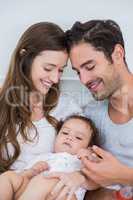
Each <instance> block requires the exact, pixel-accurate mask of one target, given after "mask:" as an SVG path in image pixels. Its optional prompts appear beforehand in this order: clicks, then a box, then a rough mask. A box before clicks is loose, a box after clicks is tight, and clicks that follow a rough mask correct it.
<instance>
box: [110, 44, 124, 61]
mask: <svg viewBox="0 0 133 200" xmlns="http://www.w3.org/2000/svg"><path fill="white" fill-rule="evenodd" d="M124 57H125V50H124V49H123V47H122V46H121V45H120V44H116V45H115V48H114V51H113V53H112V60H113V62H114V63H116V64H121V62H122V61H123V60H124Z"/></svg>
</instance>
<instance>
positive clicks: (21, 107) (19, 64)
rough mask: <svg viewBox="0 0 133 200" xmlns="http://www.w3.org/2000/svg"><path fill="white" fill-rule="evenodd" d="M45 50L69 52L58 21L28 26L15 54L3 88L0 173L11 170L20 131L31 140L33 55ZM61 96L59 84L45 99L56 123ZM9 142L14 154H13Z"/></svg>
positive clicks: (17, 154)
mask: <svg viewBox="0 0 133 200" xmlns="http://www.w3.org/2000/svg"><path fill="white" fill-rule="evenodd" d="M44 50H55V51H66V45H65V36H64V32H63V30H62V29H61V28H60V27H59V26H57V25H56V24H53V23H49V22H40V23H37V24H34V25H32V26H31V27H29V28H28V29H27V30H26V31H25V32H24V34H23V35H22V37H21V38H20V40H19V42H18V44H17V47H16V48H15V51H14V53H13V55H12V58H11V62H10V66H9V71H8V73H7V76H6V79H5V81H4V84H3V87H2V88H1V91H0V172H4V171H6V170H8V169H9V168H10V166H11V165H12V164H13V162H14V161H15V160H16V159H17V158H18V156H19V154H20V145H19V143H18V141H17V134H18V133H19V134H21V136H22V138H23V139H24V140H25V141H27V140H30V139H29V138H30V137H29V135H28V130H27V128H26V127H31V126H32V127H33V126H34V125H33V124H32V121H31V119H30V118H31V111H30V105H29V94H30V92H31V91H32V90H35V88H34V87H33V84H32V81H31V78H30V72H31V65H32V62H33V60H34V58H35V57H36V56H37V55H38V54H39V53H40V52H41V51H44ZM22 91H23V92H24V93H22ZM27 94H28V95H27ZM22 97H23V98H22ZM58 97H59V87H58V85H57V84H56V85H53V87H52V88H51V89H50V90H49V92H48V94H47V95H46V98H45V100H44V102H43V110H44V114H45V117H46V118H47V120H48V121H49V122H50V123H51V124H52V125H53V126H55V124H56V120H55V119H54V118H53V117H52V116H50V114H49V113H50V111H51V110H52V109H53V108H54V107H55V106H56V105H57V102H58ZM34 128H35V127H34ZM36 134H37V133H36ZM9 143H10V144H11V146H12V148H13V155H10V152H9V149H8V145H9Z"/></svg>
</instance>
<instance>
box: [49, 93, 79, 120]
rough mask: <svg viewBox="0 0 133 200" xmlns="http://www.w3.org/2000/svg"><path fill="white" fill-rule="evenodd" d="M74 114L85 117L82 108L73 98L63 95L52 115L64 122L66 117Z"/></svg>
mask: <svg viewBox="0 0 133 200" xmlns="http://www.w3.org/2000/svg"><path fill="white" fill-rule="evenodd" d="M74 114H77V115H83V111H82V109H81V107H80V106H79V105H78V103H77V102H76V101H75V100H74V99H73V98H72V97H71V96H68V95H61V96H60V98H59V103H58V105H57V107H56V109H55V110H54V112H53V113H52V115H53V116H54V117H55V118H56V119H58V120H64V119H65V118H66V117H69V116H70V115H74Z"/></svg>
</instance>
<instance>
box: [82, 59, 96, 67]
mask: <svg viewBox="0 0 133 200" xmlns="http://www.w3.org/2000/svg"><path fill="white" fill-rule="evenodd" d="M93 62H94V60H87V61H85V62H84V63H82V64H81V65H80V68H83V67H84V66H85V65H89V64H92V63H93Z"/></svg>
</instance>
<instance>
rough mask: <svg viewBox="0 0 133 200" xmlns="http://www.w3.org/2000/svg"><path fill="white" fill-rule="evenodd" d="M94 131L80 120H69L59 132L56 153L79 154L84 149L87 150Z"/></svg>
mask: <svg viewBox="0 0 133 200" xmlns="http://www.w3.org/2000/svg"><path fill="white" fill-rule="evenodd" d="M91 134H92V130H91V127H90V125H89V124H87V123H86V122H84V121H83V120H80V119H69V120H68V121H66V122H65V123H64V124H63V126H62V128H61V130H60V131H59V133H58V135H57V137H56V140H55V148H54V151H55V152H56V153H58V152H67V153H70V154H73V155H74V154H77V152H78V151H79V150H80V149H82V148H87V147H88V145H89V142H90V138H91Z"/></svg>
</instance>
